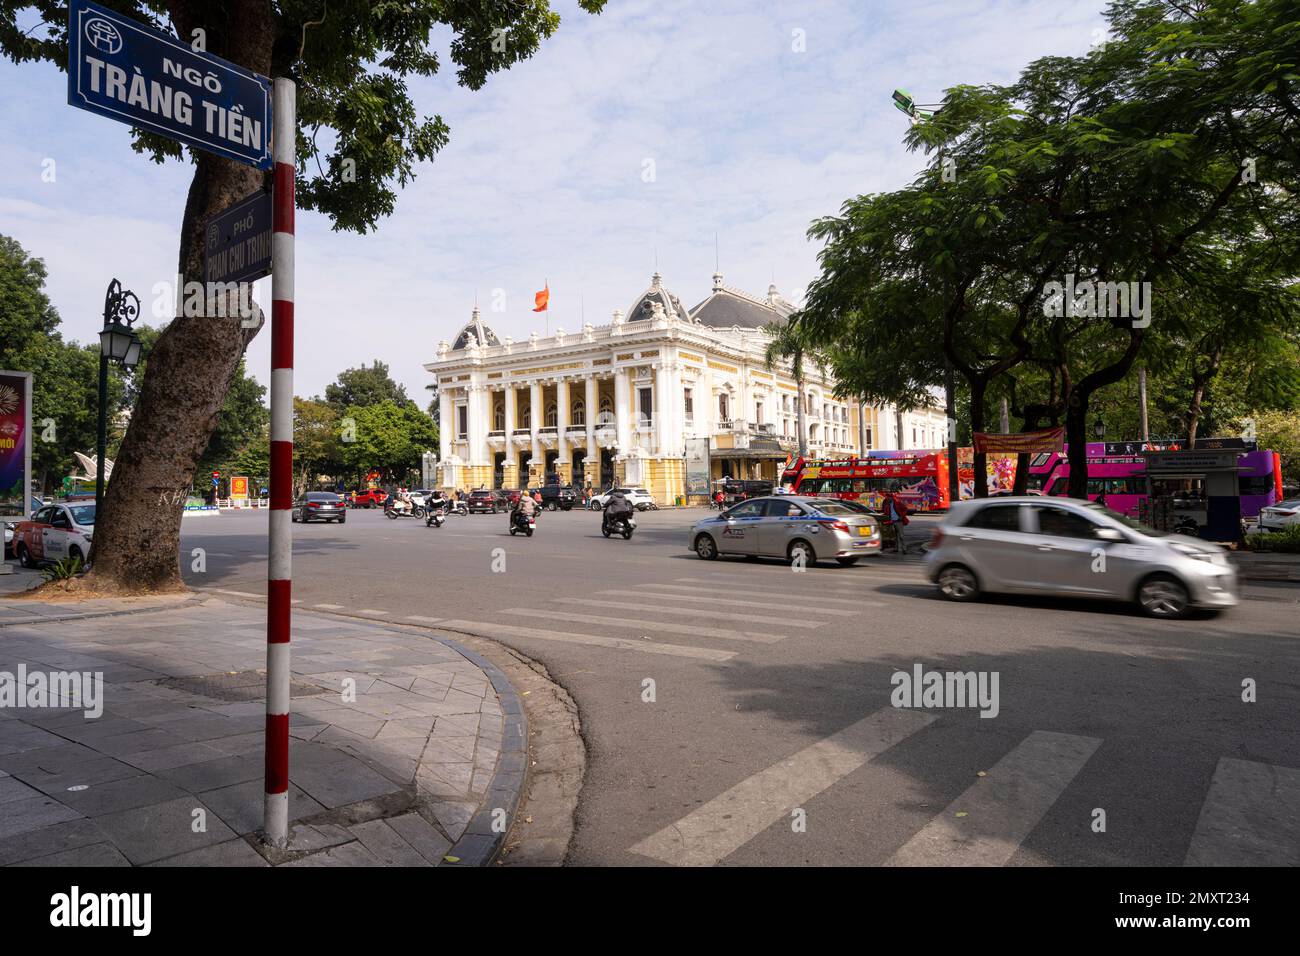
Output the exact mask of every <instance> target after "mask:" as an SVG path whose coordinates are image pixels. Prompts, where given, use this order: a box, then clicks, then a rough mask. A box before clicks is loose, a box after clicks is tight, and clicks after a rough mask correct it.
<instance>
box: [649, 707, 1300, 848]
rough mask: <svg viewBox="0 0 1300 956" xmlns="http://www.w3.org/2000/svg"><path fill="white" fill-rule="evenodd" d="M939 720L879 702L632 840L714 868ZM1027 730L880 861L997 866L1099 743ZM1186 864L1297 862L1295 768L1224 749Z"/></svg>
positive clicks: (1299, 804)
mask: <svg viewBox="0 0 1300 956" xmlns="http://www.w3.org/2000/svg"><path fill="white" fill-rule="evenodd" d="M937 719H939V718H938V716H936V715H931V714H926V713H924V712H922V711H917V710H908V709H895V708H892V707H886V708H884V709H882V710H879V711H876V712H875V713H873V714H871V715H870V716H868V717H866V718H864V719H863V720H860V721H858V722H857V723H855V724H852V725H851V726H849V727H846V728H845V729H843V730H841V731H839V732H838V733H836V734H833V735H831V736H830V737H827V738H825V739H824V740H821V741H819V742H817V743H815V744H813V745H811V746H809V747H805V748H804V749H803V750H800V751H799V752H798V753H796V754H794V755H792V756H790V757H788V758H786V759H785V760H782V761H780V762H779V763H777V764H775V765H773V766H771V767H768V768H767V769H766V770H761V771H759V772H758V773H756V774H754V775H753V776H751V777H749V778H747V779H745V780H742V781H741V782H740V783H738V784H736V785H735V786H733V787H731V788H730V789H729V790H727V791H725V792H724V793H722V794H720V795H719V796H717V797H715V798H713V799H712V800H709V801H708V802H707V803H704V804H703V805H701V806H700V807H697V808H696V809H695V810H692V811H691V812H690V813H688V814H687V815H686V816H684V817H682V818H681V819H679V820H677V821H676V822H674V823H672V824H669V825H668V826H666V827H663V828H662V829H660V830H658V831H657V832H655V833H653V834H651V835H650V836H648V837H646V838H645V839H643V840H641V841H639V842H638V843H636V844H635V845H633V846H632V847H631V852H633V853H636V854H639V855H641V856H646V857H651V858H653V859H656V860H660V861H662V862H664V863H669V864H672V865H675V866H713V865H715V864H717V863H720V862H722V861H723V860H725V859H726V858H727V857H728V856H730V855H731V854H732V853H735V852H736V851H737V850H739V849H740V848H741V847H743V846H744V845H745V844H747V843H748V842H750V841H751V840H753V839H754V838H755V837H757V836H758V835H759V834H761V833H762V832H763V831H764V830H766V829H768V828H769V827H771V826H773V825H774V824H776V823H778V822H781V821H784V820H788V819H789V818H790V814H791V812H792V811H793V810H794V809H795V808H797V807H803V806H806V805H807V803H808V801H809V800H812V799H813V798H814V797H816V796H817V795H818V794H820V793H823V792H824V791H826V790H828V789H830V788H831V787H832V786H834V785H835V784H837V783H839V782H840V781H841V780H843V779H844V778H845V777H847V776H848V775H849V774H852V773H854V772H855V771H857V770H859V769H860V768H862V767H864V766H866V765H868V764H870V763H871V762H872V761H873V760H875V759H876V758H877V757H880V756H881V755H882V754H884V753H885V752H886V751H888V750H889V749H890V748H892V747H894V746H895V745H897V744H899V743H902V742H903V741H904V740H906V739H907V738H908V737H910V736H912V735H913V734H915V733H916V732H917V731H919V730H922V729H924V728H925V727H927V726H929V724H931V723H933V722H934V721H935V720H937ZM1101 744H1102V741H1101V740H1099V739H1097V738H1095V737H1083V736H1077V735H1074V734H1063V733H1057V732H1053V731H1043V730H1038V731H1034V732H1032V733H1031V734H1029V736H1027V737H1025V738H1024V739H1023V740H1021V741H1020V742H1019V743H1018V744H1017V745H1016V746H1015V747H1014V748H1013V749H1012V750H1010V751H1009V752H1008V753H1006V755H1005V756H1003V757H1002V759H1000V760H999V761H998V762H997V763H996V764H994V765H993V766H992V767H991V768H989V770H988V771H987V773H986V774H984V775H982V776H981V777H980V778H979V779H978V780H977V781H976V782H975V783H974V784H972V785H971V786H970V787H969V788H967V790H966V791H965V792H963V793H962V794H961V795H960V796H959V797H957V799H955V800H953V801H952V802H951V803H950V804H949V805H948V806H947V808H946V809H944V811H943V812H942V813H940V814H938V815H937V816H935V817H934V818H933V819H932V820H930V821H929V822H928V823H926V824H925V825H924V826H923V827H922V828H921V829H920V830H918V831H917V832H916V833H915V834H914V835H912V836H911V837H910V838H909V839H908V840H907V841H906V842H905V843H904V844H903V845H902V846H901V847H899V848H898V849H897V850H896V851H895V852H894V853H893V855H891V856H890V857H889V858H888V859H887V860H886V861H885V864H884V865H885V866H1005V865H1007V864H1008V863H1010V861H1011V860H1012V858H1013V857H1014V856H1015V855H1016V853H1017V851H1018V850H1019V849H1020V847H1021V846H1022V845H1023V844H1024V842H1025V840H1026V839H1027V838H1028V837H1029V835H1030V834H1031V833H1032V832H1033V831H1034V829H1035V828H1036V827H1038V825H1039V824H1040V823H1042V821H1043V819H1044V818H1045V817H1046V815H1047V813H1048V811H1049V810H1050V809H1051V808H1052V806H1053V805H1054V804H1055V803H1056V802H1057V800H1059V799H1060V797H1061V795H1062V794H1063V793H1064V792H1065V790H1066V789H1067V788H1068V787H1069V786H1070V784H1071V783H1072V782H1073V781H1074V780H1075V779H1076V778H1077V777H1078V776H1079V775H1080V774H1081V773H1082V772H1084V770H1085V768H1086V765H1087V764H1088V761H1089V760H1090V759H1091V758H1092V756H1093V754H1094V753H1096V751H1097V749H1098V748H1099V747H1100V746H1101ZM1184 865H1185V866H1297V865H1300V769H1294V768H1290V767H1281V766H1274V765H1270V764H1265V763H1257V762H1254V761H1249V760H1239V759H1235V758H1229V757H1224V758H1222V759H1220V760H1219V763H1218V765H1217V767H1216V768H1215V772H1214V775H1213V778H1212V779H1211V781H1210V786H1209V791H1208V793H1207V795H1206V798H1205V802H1204V804H1203V805H1202V807H1201V812H1200V817H1199V819H1198V821H1197V825H1196V831H1195V833H1194V834H1193V836H1192V839H1191V843H1190V847H1189V849H1188V851H1187V855H1186V860H1185V862H1184Z"/></svg>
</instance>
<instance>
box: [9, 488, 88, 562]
mask: <svg viewBox="0 0 1300 956" xmlns="http://www.w3.org/2000/svg"><path fill="white" fill-rule="evenodd" d="M94 531H95V503H94V502H93V501H92V502H90V503H88V504H80V503H77V502H70V503H68V504H56V505H42V506H41V508H40V509H38V510H37V511H36V513H35V514H34V515H32V517H31V519H30V520H28V521H20V522H18V524H17V525H16V526H15V527H14V553H15V554H16V555H17V557H18V563H19V564H21V565H22V566H23V567H25V568H35V567H38V566H39V565H42V564H45V563H47V562H53V561H61V560H62V559H64V558H77V559H79V560H81V561H82V562H83V563H84V562H85V560H86V558H88V557H89V556H90V543H91V537H92V535H93V533H94Z"/></svg>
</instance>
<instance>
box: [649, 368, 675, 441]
mask: <svg viewBox="0 0 1300 956" xmlns="http://www.w3.org/2000/svg"><path fill="white" fill-rule="evenodd" d="M672 375H673V373H672V369H670V368H669V366H668V365H667V363H663V362H661V363H660V364H658V365H656V366H655V404H654V408H655V431H654V435H655V454H656V455H658V456H659V457H661V458H662V457H664V456H666V455H671V454H673V449H672V448H671V447H670V443H671V442H672V436H673V409H672V403H671V396H672V390H673V387H672Z"/></svg>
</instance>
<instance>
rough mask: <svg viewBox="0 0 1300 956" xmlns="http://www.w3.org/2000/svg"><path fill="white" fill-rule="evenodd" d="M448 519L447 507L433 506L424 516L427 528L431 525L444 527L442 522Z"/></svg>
mask: <svg viewBox="0 0 1300 956" xmlns="http://www.w3.org/2000/svg"><path fill="white" fill-rule="evenodd" d="M446 520H447V512H446V509H444V508H433V509H432V510H430V511H429V512H428V513H427V514H426V515H425V518H424V526H425V527H426V528H428V527H430V526H432V527H434V528H441V527H442V523H443V522H444V521H446Z"/></svg>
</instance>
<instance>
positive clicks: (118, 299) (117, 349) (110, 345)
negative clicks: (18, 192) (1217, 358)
mask: <svg viewBox="0 0 1300 956" xmlns="http://www.w3.org/2000/svg"><path fill="white" fill-rule="evenodd" d="M139 316H140V299H139V297H138V296H137V295H136V294H135V293H134V292H131V291H130V290H126V289H123V288H122V283H120V282H118V281H117V280H116V279H114V280H113V281H112V282H110V283H109V284H108V291H107V292H106V293H105V294H104V328H103V330H102V331H101V332H100V333H99V436H98V441H97V442H96V446H95V512H96V513H98V512H99V508H100V505H101V504H102V503H103V500H104V459H105V458H106V456H107V454H108V361H109V359H112V360H113V361H115V362H119V363H121V364H122V366H123V367H125V368H128V369H132V368H135V367H136V365H138V364H139V363H140V352H141V346H140V337H139V336H137V335H136V334H135V332H134V331H132V329H131V326H132V324H134V322H135V320H136V319H137V318H139Z"/></svg>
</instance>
